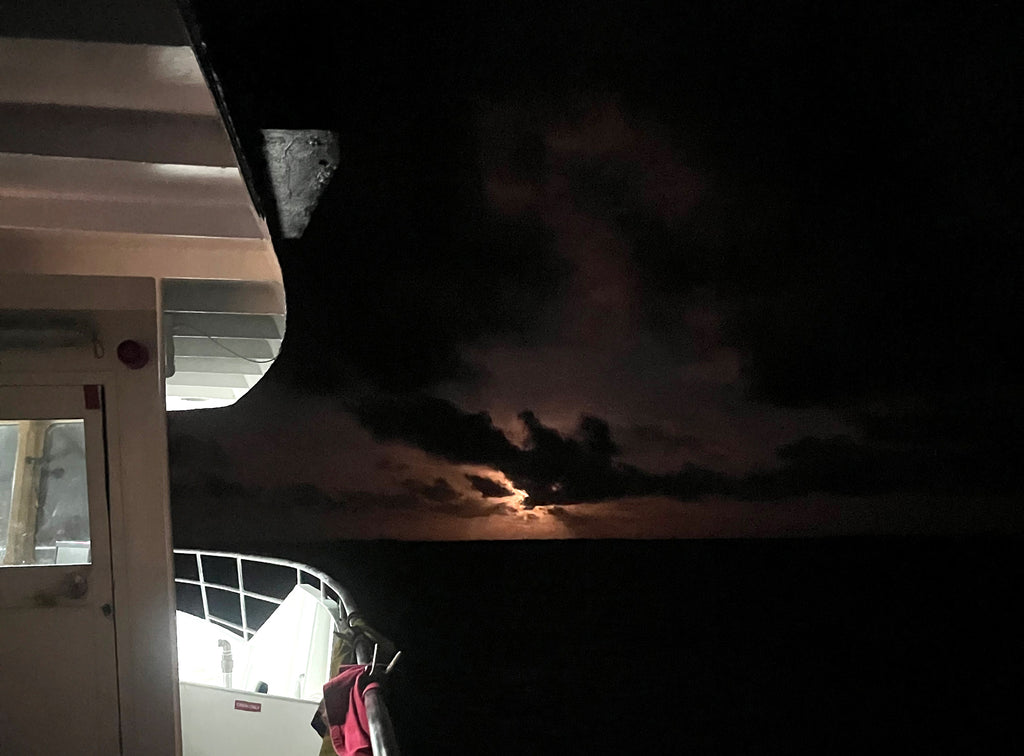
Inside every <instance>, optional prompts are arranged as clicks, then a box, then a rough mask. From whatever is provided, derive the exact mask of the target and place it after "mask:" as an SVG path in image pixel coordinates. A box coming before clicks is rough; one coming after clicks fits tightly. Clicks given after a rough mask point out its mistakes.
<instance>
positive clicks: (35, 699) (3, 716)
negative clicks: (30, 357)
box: [0, 385, 120, 756]
mask: <svg viewBox="0 0 1024 756" xmlns="http://www.w3.org/2000/svg"><path fill="white" fill-rule="evenodd" d="M109 533H110V524H109V516H108V506H107V472H106V453H105V444H104V417H103V389H102V387H101V386H97V385H88V386H82V385H76V386H0V754H2V755H3V756H8V754H10V756H22V755H25V756H30V755H31V754H45V755H46V756H52V755H53V754H56V753H72V752H73V753H76V754H95V756H109V755H110V754H117V753H120V719H119V714H118V694H117V660H116V656H115V646H114V617H115V607H114V606H113V595H112V594H113V592H112V582H111V560H110V535H109Z"/></svg>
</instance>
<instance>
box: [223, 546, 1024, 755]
mask: <svg viewBox="0 0 1024 756" xmlns="http://www.w3.org/2000/svg"><path fill="white" fill-rule="evenodd" d="M218 546H219V547H221V548H231V544H218ZM1022 546H1024V541H1022V540H1021V539H1010V538H942V539H939V538H837V539H819V540H756V541H737V540H713V541H692V540H691V541H615V540H603V541H503V542H459V543H436V542H431V543H414V542H397V541H355V542H352V541H346V542H338V543H333V544H320V545H302V546H297V545H295V544H290V545H287V544H273V543H266V544H262V545H260V546H258V547H256V548H253V547H252V546H251V545H248V546H246V547H244V549H241V548H240V549H239V550H245V551H249V552H255V553H263V554H267V555H275V556H281V557H286V558H291V559H295V560H298V561H302V562H306V563H308V564H311V565H313V566H315V567H318V568H320V569H322V570H324V571H326V572H327V573H328V574H330V575H332V576H334V577H335V578H336V579H337V580H338V581H340V582H341V583H342V584H343V585H345V586H346V587H348V588H349V589H350V590H351V591H352V592H353V593H354V597H355V598H356V600H357V601H358V602H359V604H360V608H361V610H362V612H363V614H364V616H365V617H366V618H367V619H368V620H369V622H370V623H371V624H372V625H373V626H374V627H376V628H378V629H379V630H380V631H381V632H383V633H384V634H385V635H387V636H389V637H390V638H391V639H392V640H394V642H395V643H396V644H397V645H398V647H399V648H401V649H402V651H403V655H402V657H401V660H400V661H399V663H398V665H396V668H395V671H394V672H393V673H392V675H391V676H390V678H389V681H388V684H387V688H386V695H387V700H388V704H389V708H390V710H391V713H392V718H393V720H394V723H395V728H396V731H397V735H398V738H399V742H400V744H401V746H402V750H403V753H404V754H407V755H408V754H538V753H541V754H546V753H551V754H555V753H558V754H590V753H621V754H633V753H654V754H662V753H664V754H676V753H708V754H759V753H797V752H813V753H821V754H833V753H889V752H895V751H901V752H913V753H925V752H928V753H1014V752H1016V753H1021V752H1024V735H1022V731H1021V727H1022V725H1021V721H1024V716H1022V714H1024V695H1022V688H1024V678H1022V672H1024V664H1022V662H1024V651H1022V647H1024V623H1022V621H1021V619H1020V617H1021V616H1024V613H1022V612H1020V611H1019V607H1018V605H1019V604H1020V603H1021V601H1022V597H1024V596H1022V586H1024V582H1022V579H1024V550H1022Z"/></svg>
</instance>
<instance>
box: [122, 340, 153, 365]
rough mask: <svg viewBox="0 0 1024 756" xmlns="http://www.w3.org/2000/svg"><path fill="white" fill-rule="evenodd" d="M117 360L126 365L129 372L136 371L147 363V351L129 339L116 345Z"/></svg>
mask: <svg viewBox="0 0 1024 756" xmlns="http://www.w3.org/2000/svg"><path fill="white" fill-rule="evenodd" d="M117 359H119V360H121V362H123V363H124V364H125V365H127V366H128V369H129V370H138V369H139V368H143V367H145V366H146V364H147V363H148V362H149V350H148V349H146V347H145V346H144V345H142V344H140V343H139V342H137V341H132V340H131V339H129V340H128V341H122V342H121V343H120V344H118V345H117Z"/></svg>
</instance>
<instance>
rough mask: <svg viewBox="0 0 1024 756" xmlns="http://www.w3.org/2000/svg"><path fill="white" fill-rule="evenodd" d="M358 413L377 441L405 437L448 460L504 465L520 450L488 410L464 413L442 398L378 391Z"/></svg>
mask: <svg viewBox="0 0 1024 756" xmlns="http://www.w3.org/2000/svg"><path fill="white" fill-rule="evenodd" d="M354 413H355V415H356V417H357V418H358V420H359V422H360V423H361V424H362V425H363V426H364V427H365V428H366V429H367V430H369V431H370V433H372V434H373V436H374V438H376V439H377V440H378V441H401V442H402V443H405V444H409V445H411V446H414V447H416V448H418V449H422V450H423V451H425V452H428V453H430V454H433V455H435V456H437V457H441V458H442V459H446V460H448V461H449V462H455V463H473V464H497V465H499V466H500V465H501V464H504V463H506V462H508V461H509V460H511V459H513V458H514V457H515V456H516V454H517V453H518V450H517V449H516V447H515V446H513V445H512V444H511V443H510V442H509V440H508V439H507V438H506V437H505V434H504V433H502V432H501V431H500V430H498V429H497V428H496V427H494V423H493V422H492V421H491V417H490V415H488V414H487V413H486V412H478V413H468V412H464V411H462V410H460V409H459V408H458V407H456V406H455V405H454V404H452V403H451V402H449V401H446V400H444V399H437V398H435V397H430V396H424V395H409V396H375V397H371V398H368V399H365V400H363V401H362V402H359V403H357V404H356V406H355V407H354Z"/></svg>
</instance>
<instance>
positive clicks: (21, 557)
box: [0, 420, 90, 566]
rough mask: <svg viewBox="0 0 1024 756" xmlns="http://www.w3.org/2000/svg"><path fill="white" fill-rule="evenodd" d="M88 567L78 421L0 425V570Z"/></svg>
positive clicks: (85, 489) (81, 432) (81, 425)
mask: <svg viewBox="0 0 1024 756" xmlns="http://www.w3.org/2000/svg"><path fill="white" fill-rule="evenodd" d="M89 562H90V542H89V496H88V486H87V481H86V461H85V423H84V421H83V420H16V421H0V565H3V566H15V565H33V564H89Z"/></svg>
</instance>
